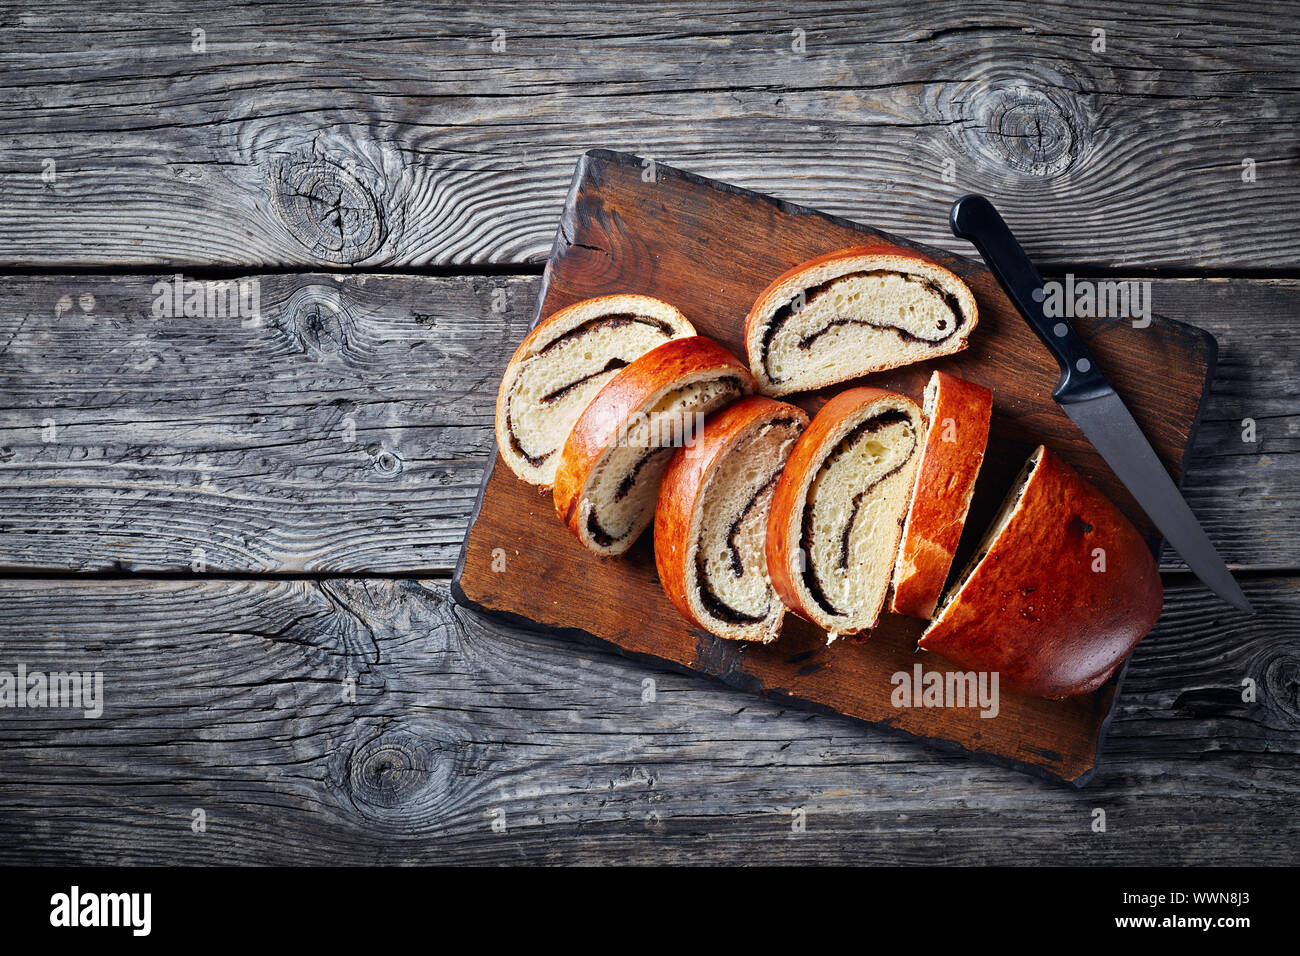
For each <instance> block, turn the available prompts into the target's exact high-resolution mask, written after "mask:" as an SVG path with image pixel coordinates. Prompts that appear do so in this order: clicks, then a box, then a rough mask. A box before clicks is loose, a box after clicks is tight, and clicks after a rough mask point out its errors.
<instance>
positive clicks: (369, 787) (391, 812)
mask: <svg viewBox="0 0 1300 956" xmlns="http://www.w3.org/2000/svg"><path fill="white" fill-rule="evenodd" d="M447 776H448V770H447V768H446V767H445V766H443V765H442V761H440V760H439V759H438V754H437V751H436V750H433V749H431V748H429V747H427V746H425V745H424V744H423V743H422V742H421V741H419V740H418V739H416V738H413V737H410V736H408V735H406V734H385V735H383V736H380V737H377V738H375V739H374V740H371V741H369V742H368V743H365V744H362V745H361V746H360V747H358V748H357V749H356V750H354V751H353V752H352V756H351V757H350V758H349V760H348V773H347V786H348V791H349V794H350V796H351V798H352V802H353V804H354V805H355V806H356V808H357V809H358V810H360V811H361V812H362V813H363V814H364V815H365V816H366V817H368V818H370V819H374V820H385V819H390V820H391V821H392V822H394V823H397V822H400V821H401V820H403V819H407V820H409V816H410V814H411V808H412V805H415V804H423V803H425V802H427V800H428V797H427V796H426V795H427V794H429V793H432V794H434V795H436V794H437V793H439V792H440V791H441V789H442V787H443V786H444V785H445V784H446V778H447Z"/></svg>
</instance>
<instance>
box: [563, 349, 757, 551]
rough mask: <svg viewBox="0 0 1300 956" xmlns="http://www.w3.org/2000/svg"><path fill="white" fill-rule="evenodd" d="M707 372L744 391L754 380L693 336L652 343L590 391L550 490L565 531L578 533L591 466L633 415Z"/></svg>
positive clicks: (727, 356) (729, 357) (737, 364)
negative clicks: (732, 379)
mask: <svg viewBox="0 0 1300 956" xmlns="http://www.w3.org/2000/svg"><path fill="white" fill-rule="evenodd" d="M709 371H716V372H719V373H723V374H728V375H734V376H736V377H737V378H739V379H740V380H741V382H742V388H743V390H744V391H745V393H746V394H748V393H749V392H752V391H753V390H754V378H753V376H752V375H750V374H749V369H747V368H746V367H745V365H744V363H743V362H741V361H740V359H738V358H736V357H735V356H734V355H732V354H731V353H730V352H728V351H727V350H726V349H725V348H723V347H722V346H721V345H719V344H718V343H717V342H714V341H713V340H712V339H709V338H705V337H704V336H702V335H695V336H690V337H688V338H682V339H672V340H671V341H668V342H665V343H664V344H663V345H660V346H656V347H655V348H653V349H651V350H650V351H649V352H647V353H645V354H644V355H642V356H641V357H640V358H639V359H637V360H636V361H634V362H632V363H630V364H629V365H628V366H627V367H625V368H623V369H620V370H619V372H618V374H617V375H615V376H614V377H613V378H611V379H610V380H609V381H608V382H606V383H605V387H604V388H602V389H601V390H600V391H599V392H597V393H596V397H595V398H593V399H592V400H591V403H590V404H589V405H588V406H587V407H586V409H585V410H584V411H583V413H582V415H580V416H579V417H578V421H577V423H576V424H575V425H574V426H573V431H571V432H570V433H569V437H568V440H567V441H565V443H564V448H563V449H562V450H561V452H560V465H559V468H558V470H557V471H556V473H555V485H554V486H553V488H552V496H553V498H554V500H555V512H556V514H557V515H559V517H560V520H561V521H563V522H564V523H565V525H567V526H568V527H569V530H571V531H572V532H573V533H574V534H575V535H577V536H578V537H579V538H581V537H582V534H581V532H580V529H579V517H578V512H579V510H580V509H579V508H578V504H579V502H580V501H581V500H582V494H583V490H584V489H585V487H586V485H587V480H588V479H589V478H590V476H591V469H592V467H593V466H594V465H595V464H596V462H597V460H598V459H599V458H600V457H601V455H603V454H604V452H605V450H606V449H607V448H609V447H610V445H611V444H613V443H614V442H615V441H617V440H618V437H619V435H620V434H621V432H622V430H623V428H624V427H625V426H626V424H627V421H628V419H629V418H631V416H632V415H633V413H635V412H637V411H639V410H641V409H642V408H643V407H644V406H645V404H646V403H647V402H649V401H650V400H651V399H652V398H654V397H655V396H656V395H658V394H660V393H661V392H663V391H664V390H665V389H666V388H668V387H671V385H672V383H673V382H678V381H684V380H687V379H689V378H691V377H692V376H694V375H696V374H698V373H701V372H709Z"/></svg>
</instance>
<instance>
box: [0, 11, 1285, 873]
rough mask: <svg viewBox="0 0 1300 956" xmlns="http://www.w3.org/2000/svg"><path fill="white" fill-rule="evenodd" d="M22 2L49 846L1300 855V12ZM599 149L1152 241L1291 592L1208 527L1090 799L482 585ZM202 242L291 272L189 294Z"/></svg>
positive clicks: (6, 129)
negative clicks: (453, 580) (466, 592)
mask: <svg viewBox="0 0 1300 956" xmlns="http://www.w3.org/2000/svg"><path fill="white" fill-rule="evenodd" d="M154 6H156V5H154ZM611 6H612V5H611ZM864 7H865V8H867V9H865V10H864V9H863V8H864ZM792 11H793V12H792ZM0 24H2V25H3V30H2V31H0V54H2V55H0V69H3V71H4V86H5V96H4V97H3V101H2V102H0V132H2V133H3V135H2V136H0V260H3V264H4V271H5V273H6V274H5V277H4V278H2V279H0V488H2V489H3V510H2V513H0V566H2V567H3V572H2V574H3V579H2V580H0V595H2V596H0V622H2V623H0V627H2V631H0V670H6V671H14V670H15V668H17V667H19V666H20V665H21V666H23V667H25V668H26V669H27V670H28V671H41V672H46V673H52V672H57V671H70V670H78V671H101V672H102V673H103V676H104V692H103V714H102V716H101V717H99V718H98V719H95V718H87V717H85V716H84V715H83V714H82V713H81V712H80V711H74V710H69V709H44V710H38V709H22V710H18V709H4V710H0V861H3V862H5V863H16V862H50V863H64V862H84V863H106V862H130V863H138V862H168V863H172V862H175V863H180V862H211V863H217V862H220V863H271V862H277V863H282V862H288V863H292V862H312V863H362V862H368V863H373V862H384V863H391V862H474V863H511V862H524V861H546V862H651V863H659V862H685V861H698V862H704V861H708V862H812V861H817V862H854V863H875V862H927V863H1046V862H1075V861H1082V862H1095V863H1127V862H1140V863H1282V862H1289V863H1294V862H1296V861H1297V860H1300V839H1298V836H1300V822H1298V821H1297V813H1296V811H1297V809H1298V808H1300V779H1298V777H1297V769H1298V768H1300V760H1298V759H1297V754H1298V753H1300V633H1298V628H1297V624H1298V623H1300V586H1298V583H1300V570H1298V569H1300V517H1298V516H1297V500H1298V499H1300V475H1298V474H1297V468H1296V464H1297V461H1298V460H1300V398H1298V397H1297V391H1298V389H1300V370H1298V369H1297V367H1296V362H1297V356H1300V335H1298V333H1297V331H1296V321H1297V312H1298V311H1300V265H1298V261H1300V231H1298V230H1297V229H1296V228H1295V222H1294V221H1295V213H1296V210H1297V208H1298V205H1297V204H1298V202H1300V179H1298V178H1297V165H1298V164H1300V133H1297V130H1296V126H1295V122H1294V121H1295V116H1296V115H1297V110H1298V109H1300V81H1298V77H1300V66H1298V64H1300V40H1297V36H1298V35H1300V11H1298V10H1297V8H1296V7H1295V5H1293V4H1277V5H1275V6H1272V7H1270V6H1269V5H1260V4H1258V3H1251V4H1245V3H1240V4H1235V3H1234V4H1214V5H1203V4H1179V3H1160V4H1156V5H1151V4H1143V5H1134V7H1133V8H1132V9H1130V8H1129V7H1128V6H1127V5H1103V6H1097V5H1096V4H1058V3H1051V2H1040V3H1036V4H1032V5H1028V4H1016V3H1008V2H1004V0H999V2H990V3H963V4H944V5H927V4H923V3H916V2H908V3H892V2H891V3H873V4H870V5H865V4H859V3H851V4H844V5H825V6H822V7H814V6H808V5H802V4H796V5H793V6H791V5H789V4H785V5H779V4H773V5H760V6H758V7H755V8H753V9H752V10H748V11H741V10H739V9H738V8H737V7H735V6H734V5H730V4H712V3H695V4H689V5H683V4H671V3H670V4H658V3H643V4H637V5H636V6H635V7H629V8H624V9H623V10H622V11H621V12H618V11H610V10H604V9H601V8H600V6H598V5H591V6H588V5H582V4H564V3H545V4H542V3H503V4H487V5H479V4H476V5H473V9H472V11H467V10H463V9H456V8H434V7H430V6H429V5H426V4H416V3H405V4H368V5H351V4H339V5H322V6H316V5H312V4H303V3H296V4H295V3H276V4H271V3H261V4H259V3H254V4H251V5H247V4H246V5H241V6H230V5H227V4H217V3H211V4H186V3H169V4H162V5H161V6H160V8H159V9H157V10H154V11H151V12H150V13H148V14H143V13H140V14H134V13H129V12H127V13H120V14H117V15H114V16H112V17H111V18H107V19H106V18H105V15H104V14H103V13H98V12H95V11H94V9H93V8H92V7H91V6H90V5H83V4H67V3H61V2H50V3H44V4H40V5H38V6H35V7H33V6H30V5H21V6H20V5H16V4H9V3H5V4H3V5H2V6H0ZM593 146H607V147H611V148H617V149H623V150H627V151H630V152H636V153H640V154H642V155H648V156H651V157H654V158H656V159H658V160H661V161H663V162H668V163H671V164H673V165H676V166H678V167H681V168H686V169H690V170H693V171H696V172H699V173H702V174H704V175H708V176H712V177H715V178H718V179H722V180H726V181H730V182H734V183H737V184H739V185H744V186H748V187H751V188H755V189H759V190H763V191H766V192H770V193H773V194H776V195H779V196H781V197H783V198H787V199H791V200H794V201H796V202H800V203H805V204H808V205H811V206H815V207H818V208H821V209H824V210H826V211H828V212H832V213H837V214H841V215H845V216H849V217H852V218H856V219H859V220H861V221H863V222H868V223H870V224H872V225H875V226H878V227H880V228H884V229H887V230H891V231H895V232H898V233H901V234H904V235H908V236H911V237H913V238H915V239H918V240H921V241H924V242H930V243H934V244H938V245H942V246H945V247H948V248H951V249H954V250H958V251H962V252H969V250H968V249H963V248H962V247H961V244H960V243H958V242H956V241H955V240H953V239H952V238H951V237H950V236H949V235H947V234H946V225H945V215H946V210H947V206H948V204H949V203H950V202H951V200H952V199H953V198H955V197H956V196H957V195H960V194H961V193H962V192H966V191H972V190H974V191H980V192H985V193H987V194H989V195H991V196H993V197H994V198H995V199H996V200H997V202H998V204H999V206H1000V207H1001V208H1002V210H1003V212H1004V214H1005V215H1006V216H1007V218H1008V220H1009V221H1010V222H1011V224H1012V225H1013V227H1014V228H1015V229H1016V230H1017V232H1018V234H1019V235H1020V236H1021V238H1022V240H1023V241H1024V243H1025V245H1026V247H1027V249H1028V251H1029V252H1030V253H1031V254H1032V255H1034V256H1035V257H1036V259H1037V260H1038V261H1039V262H1040V263H1041V264H1042V267H1043V270H1044V271H1045V272H1046V273H1048V274H1050V275H1063V274H1065V273H1067V272H1072V273H1075V274H1076V275H1088V276H1102V275H1104V276H1106V277H1111V278H1116V277H1122V278H1140V279H1149V280H1150V281H1152V282H1153V296H1154V306H1155V309H1156V311H1158V312H1160V313H1162V314H1165V315H1169V316H1171V317H1174V318H1180V319H1183V320H1186V321H1189V322H1192V323H1194V324H1197V325H1200V326H1203V327H1204V328H1206V329H1209V330H1210V331H1212V332H1213V333H1214V334H1215V335H1216V336H1217V337H1218V340H1219V347H1220V356H1219V370H1218V375H1217V378H1216V381H1215V385H1214V389H1213V392H1212V395H1211V398H1210V400H1209V403H1208V407H1207V408H1206V410H1205V414H1204V421H1203V425H1202V428H1201V431H1200V434H1199V437H1198V439H1197V441H1196V445H1195V450H1194V453H1193V457H1192V464H1191V467H1190V470H1189V473H1188V475H1187V478H1186V483H1185V487H1186V493H1187V496H1188V498H1189V500H1190V501H1191V504H1192V506H1193V508H1194V509H1195V510H1196V511H1197V513H1198V514H1199V515H1200V516H1201V518H1202V520H1203V522H1204V524H1205V525H1206V527H1207V529H1208V530H1209V531H1210V533H1211V535H1212V536H1213V537H1214V538H1215V540H1216V541H1217V542H1218V543H1219V544H1220V547H1221V550H1222V551H1223V553H1224V555H1225V556H1226V557H1227V558H1228V560H1229V562H1230V563H1231V565H1232V566H1233V567H1234V569H1235V570H1236V571H1237V572H1238V574H1239V576H1240V578H1241V580H1242V582H1243V585H1244V587H1245V589H1246V591H1247V593H1248V595H1249V596H1250V599H1251V600H1252V601H1253V602H1254V604H1255V607H1256V608H1257V611H1258V615H1257V616H1256V617H1255V618H1254V619H1253V620H1249V619H1244V618H1242V617H1240V616H1238V615H1236V614H1235V613H1233V612H1231V611H1230V609H1228V608H1227V607H1226V606H1225V605H1223V604H1221V603H1219V602H1218V601H1216V600H1215V599H1214V598H1212V597H1211V596H1209V595H1208V593H1207V592H1206V591H1205V590H1204V589H1203V588H1201V587H1200V586H1199V585H1198V584H1197V583H1196V582H1195V580H1194V579H1192V578H1190V577H1189V576H1188V575H1187V574H1186V573H1184V571H1183V570H1182V566H1181V564H1180V562H1179V561H1178V560H1177V558H1176V556H1171V555H1166V557H1165V561H1164V565H1163V570H1164V571H1165V572H1166V588H1167V592H1166V593H1167V598H1166V607H1165V611H1164V616H1163V618H1162V619H1161V622H1160V625H1159V626H1158V627H1157V629H1156V630H1155V631H1154V632H1153V633H1152V634H1151V635H1150V636H1149V637H1148V638H1147V639H1146V640H1145V641H1144V642H1143V643H1142V644H1141V646H1140V647H1139V648H1138V651H1137V653H1136V655H1135V657H1134V659H1133V661H1132V664H1131V666H1130V668H1129V672H1128V678H1127V681H1126V684H1125V686H1124V689H1123V692H1122V695H1121V697H1120V700H1119V705H1118V709H1117V712H1116V715H1115V718H1114V720H1113V723H1112V725H1111V729H1110V733H1109V737H1108V739H1107V742H1106V744H1105V746H1104V751H1103V758H1102V765H1101V770H1100V772H1099V773H1098V775H1097V778H1096V779H1095V781H1094V783H1093V784H1092V785H1091V786H1090V787H1088V788H1087V789H1084V790H1081V791H1071V790H1068V789H1065V788H1061V787H1057V786H1053V785H1051V784H1048V783H1045V782H1042V781H1039V780H1035V779H1030V778H1028V777H1025V776H1022V775H1019V774H1017V773H1014V772H1012V771H1009V770H1005V769H1001V768H998V767H993V766H989V765H985V764H982V763H978V762H975V761H973V760H970V759H967V758H963V757H960V756H953V755H946V754H942V753H938V752H936V751H933V750H930V749H927V748H925V747H923V746H921V745H919V744H917V743H916V742H914V741H911V740H907V739H900V738H895V737H891V736H887V735H885V734H884V733H882V732H880V731H878V730H875V729H872V728H866V727H863V726H861V725H857V724H855V723H853V722H852V721H849V720H845V719H840V718H834V717H829V716H822V715H815V714H809V713H806V712H802V711H795V710H790V709H786V708H784V707H782V706H781V704H780V703H779V702H773V701H770V700H765V699H762V698H759V697H754V696H748V695H745V694H743V693H738V692H734V691H730V690H726V689H723V688H720V687H718V686H716V685H714V684H712V683H710V682H708V681H706V680H704V679H700V678H697V677H694V676H690V675H687V674H679V673H674V672H669V671H665V670H661V669H656V668H654V667H652V666H649V665H646V664H643V663H638V662H632V661H629V660H626V659H624V658H622V657H619V656H618V655H616V654H614V653H612V652H611V651H609V650H606V649H604V648H603V647H600V646H596V645H591V644H584V643H578V642H573V641H565V640H558V639H556V638H555V637H553V636H546V635H540V634H530V633H527V632H525V631H521V630H515V629H511V628H508V627H504V626H501V625H499V624H496V623H492V622H489V621H487V620H484V619H482V618H480V617H478V616H476V615H475V614H474V613H472V612H469V611H466V610H464V609H460V608H457V607H455V606H454V605H453V604H452V603H451V602H450V599H449V594H448V584H447V581H448V576H449V573H450V571H451V568H452V566H453V564H454V561H455V559H456V556H457V552H458V549H459V545H460V541H461V539H462V537H463V535H464V533H465V530H466V526H467V522H468V520H469V515H470V509H471V507H472V505H473V502H474V498H475V494H476V491H477V488H478V485H479V481H480V478H481V476H482V473H483V470H484V467H485V465H486V463H487V462H488V460H489V456H490V455H492V454H493V453H494V452H493V445H492V406H493V400H494V397H495V391H496V385H497V381H498V379H499V376H500V374H501V372H502V370H503V368H504V365H505V362H506V360H507V359H508V357H509V355H510V353H511V351H512V350H513V348H514V345H515V344H516V343H517V342H518V341H519V339H520V338H521V337H522V336H523V335H524V333H525V331H526V329H527V327H528V324H529V322H530V321H531V318H532V309H533V305H534V300H535V294H536V292H537V287H538V281H539V272H540V263H541V261H542V260H543V259H544V258H545V256H546V254H547V252H548V250H549V248H550V245H551V242H552V240H553V237H554V233H555V228H556V219H557V215H558V212H559V209H560V207H561V205H562V201H563V196H564V192H565V189H566V188H567V185H568V181H569V176H570V174H571V171H572V168H573V164H574V161H575V160H576V158H577V157H578V156H579V155H580V154H581V153H582V152H583V151H584V150H586V149H587V148H589V147H593ZM178 273H179V274H181V275H183V277H184V279H185V280H190V281H218V280H224V279H241V280H242V279H248V280H257V283H258V285H257V286H256V288H257V291H258V292H259V296H260V298H259V299H258V302H257V303H256V304H257V305H258V307H259V308H258V310H257V315H256V316H254V317H252V318H249V317H248V315H247V313H246V312H241V313H240V315H238V316H233V317H232V316H230V315H213V314H210V312H211V310H209V309H204V310H203V311H205V312H206V313H209V314H204V315H192V316H189V317H186V316H184V315H180V316H173V317H168V316H167V314H166V312H167V307H166V303H167V302H168V301H169V300H171V295H172V293H171V292H170V291H169V288H170V287H168V286H157V285H156V283H158V282H159V281H160V280H168V281H174V276H175V275H176V274H178ZM248 288H249V289H250V290H251V289H253V288H254V287H253V286H249V287H248ZM173 301H174V300H173ZM182 302H183V300H182ZM245 304H250V303H245ZM181 311H182V312H184V308H183V307H182V309H181ZM259 318H260V321H259ZM1252 438H1253V440H1249V439H1252ZM1248 682H1253V684H1251V683H1248ZM1252 686H1253V688H1254V693H1253V694H1252V693H1250V690H1251V688H1252ZM652 687H653V691H654V692H653V693H649V690H650V689H651V688H652ZM1252 696H1253V698H1254V699H1253V700H1250V699H1249V698H1251V697H1252ZM1097 810H1103V811H1105V830H1104V832H1101V831H1100V829H1099V827H1098V823H1097V821H1098V820H1099V819H1100V816H1099V815H1098V814H1097V812H1096V811H1097ZM800 811H801V812H800ZM800 824H802V826H801V825H800Z"/></svg>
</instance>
